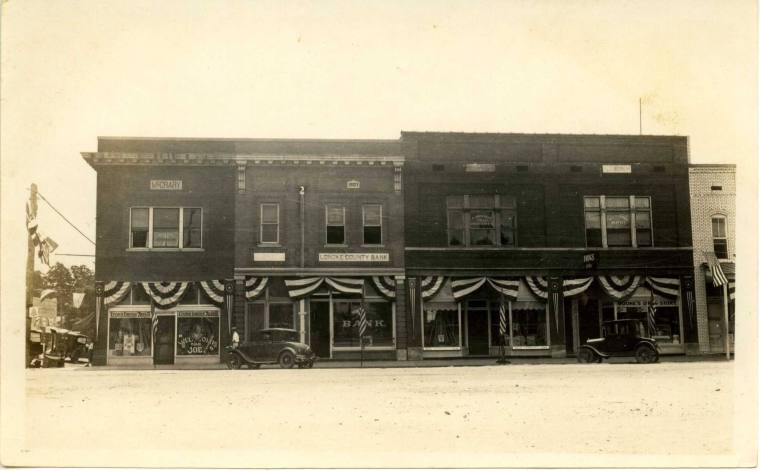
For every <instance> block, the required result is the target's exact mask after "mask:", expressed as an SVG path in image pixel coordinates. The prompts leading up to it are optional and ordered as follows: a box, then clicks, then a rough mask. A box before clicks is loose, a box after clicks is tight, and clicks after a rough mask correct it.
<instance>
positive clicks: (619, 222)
mask: <svg viewBox="0 0 760 471" xmlns="http://www.w3.org/2000/svg"><path fill="white" fill-rule="evenodd" d="M629 227H631V215H630V214H628V213H620V214H617V213H612V212H608V213H607V228H608V229H628V228H629Z"/></svg>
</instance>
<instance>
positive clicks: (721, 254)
mask: <svg viewBox="0 0 760 471" xmlns="http://www.w3.org/2000/svg"><path fill="white" fill-rule="evenodd" d="M689 194H690V197H691V225H692V234H693V239H694V287H695V302H696V313H697V324H698V327H699V329H698V331H699V350H700V352H703V353H715V352H725V341H726V338H725V336H726V332H727V333H728V340H729V348H730V349H731V351H733V343H734V310H735V303H734V288H735V286H734V283H735V273H736V269H735V260H736V166H735V165H715V164H710V165H690V166H689ZM715 262H717V263H718V264H719V265H720V267H721V270H722V272H723V273H724V275H725V276H726V279H727V280H728V285H727V290H726V291H727V293H726V294H727V295H728V299H727V300H726V301H727V302H726V303H725V304H724V294H723V289H722V287H720V286H716V285H715V283H714V282H713V281H714V280H713V275H712V271H711V269H710V263H715ZM725 308H727V309H728V320H729V322H728V325H726V322H725V312H724V309H725Z"/></svg>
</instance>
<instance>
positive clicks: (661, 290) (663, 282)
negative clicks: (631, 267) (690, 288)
mask: <svg viewBox="0 0 760 471" xmlns="http://www.w3.org/2000/svg"><path fill="white" fill-rule="evenodd" d="M646 283H647V285H649V288H650V289H651V290H652V291H654V292H655V293H657V294H659V295H660V296H663V297H666V298H672V299H673V298H677V297H678V295H679V293H680V291H681V281H680V280H679V279H678V278H656V277H654V276H648V277H647V278H646Z"/></svg>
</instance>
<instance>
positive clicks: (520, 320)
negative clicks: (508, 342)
mask: <svg viewBox="0 0 760 471" xmlns="http://www.w3.org/2000/svg"><path fill="white" fill-rule="evenodd" d="M510 304H511V311H512V315H511V320H512V323H511V332H512V347H513V348H519V347H546V346H548V345H549V339H548V335H547V334H548V331H547V327H548V325H547V322H546V321H547V319H546V305H545V304H543V303H537V302H532V301H513V302H512V303H510Z"/></svg>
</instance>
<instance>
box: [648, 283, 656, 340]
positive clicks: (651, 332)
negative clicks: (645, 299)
mask: <svg viewBox="0 0 760 471" xmlns="http://www.w3.org/2000/svg"><path fill="white" fill-rule="evenodd" d="M654 315H655V308H654V293H652V296H650V298H649V306H648V307H647V328H648V329H649V336H650V337H651V336H653V335H654V334H655V333H656V332H657V326H656V325H655V322H654Z"/></svg>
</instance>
